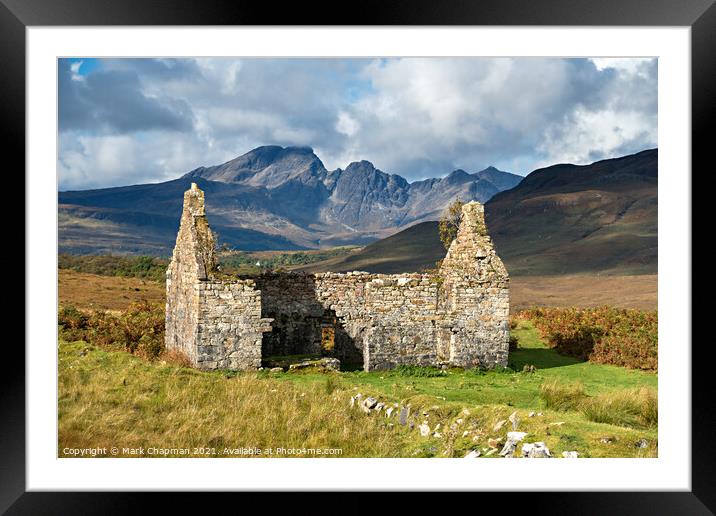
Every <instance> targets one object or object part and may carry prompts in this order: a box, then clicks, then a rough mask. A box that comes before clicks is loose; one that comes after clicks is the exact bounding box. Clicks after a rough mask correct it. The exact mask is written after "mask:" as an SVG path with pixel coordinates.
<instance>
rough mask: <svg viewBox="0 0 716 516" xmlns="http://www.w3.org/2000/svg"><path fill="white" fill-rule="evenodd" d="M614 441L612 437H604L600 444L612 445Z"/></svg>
mask: <svg viewBox="0 0 716 516" xmlns="http://www.w3.org/2000/svg"><path fill="white" fill-rule="evenodd" d="M612 441H613V439H612V438H611V437H602V438H601V439H599V442H600V443H602V444H611V442H612Z"/></svg>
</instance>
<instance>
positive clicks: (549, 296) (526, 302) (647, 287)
mask: <svg viewBox="0 0 716 516" xmlns="http://www.w3.org/2000/svg"><path fill="white" fill-rule="evenodd" d="M657 285H658V283H657V275H656V274H648V275H642V276H586V275H584V276H581V275H579V276H578V275H574V276H512V277H511V278H510V309H511V310H512V311H513V312H514V311H518V310H523V309H526V308H532V307H536V306H554V307H568V306H574V307H579V308H590V307H596V306H603V305H609V306H614V307H618V308H637V309H639V310H656V308H657V300H658V288H657Z"/></svg>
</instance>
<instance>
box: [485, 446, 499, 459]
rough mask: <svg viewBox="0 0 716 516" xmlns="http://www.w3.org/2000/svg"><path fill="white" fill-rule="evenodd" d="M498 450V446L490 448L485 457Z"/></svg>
mask: <svg viewBox="0 0 716 516" xmlns="http://www.w3.org/2000/svg"><path fill="white" fill-rule="evenodd" d="M496 451H497V448H492V449H491V450H489V451H488V452H487V453H486V454H485V457H489V456H490V455H492V454H493V453H495V452H496Z"/></svg>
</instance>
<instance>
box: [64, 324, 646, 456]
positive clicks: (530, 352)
mask: <svg viewBox="0 0 716 516" xmlns="http://www.w3.org/2000/svg"><path fill="white" fill-rule="evenodd" d="M514 334H515V335H516V336H517V337H518V339H519V344H520V349H519V350H517V351H514V352H512V353H511V358H510V365H511V367H512V368H514V369H515V370H521V369H522V366H524V365H525V364H531V365H534V366H536V368H537V369H536V371H535V372H529V373H528V372H514V371H511V370H502V371H462V370H449V371H440V370H435V369H429V368H428V369H426V368H407V369H402V370H394V371H385V372H371V373H366V372H362V371H357V372H341V373H318V372H292V373H270V372H268V371H259V372H255V373H233V372H210V373H207V372H199V371H196V370H192V369H187V368H183V367H179V366H175V365H172V364H169V363H165V362H161V361H154V362H150V361H146V360H143V359H140V358H137V357H135V356H132V355H130V354H128V353H124V352H106V351H103V350H101V349H97V348H94V347H92V346H89V345H87V344H86V343H83V342H76V343H67V342H63V341H61V342H60V345H59V399H58V408H59V442H58V454H59V456H70V455H69V453H65V452H63V450H65V449H66V448H84V447H107V448H108V449H109V448H111V447H112V446H115V447H117V448H118V449H119V450H120V451H119V455H118V456H126V457H131V456H136V453H137V452H136V450H138V449H142V448H143V449H144V451H143V453H144V455H143V456H150V454H149V452H147V450H149V449H150V448H152V447H155V448H158V449H160V450H164V449H167V448H176V449H177V450H185V451H186V455H187V456H237V454H236V450H237V449H241V448H244V449H251V450H253V449H261V450H264V451H265V450H266V449H267V448H273V449H274V453H273V455H272V456H313V455H311V452H310V451H304V452H303V453H301V452H300V451H301V450H303V449H304V448H306V449H320V450H329V449H330V450H337V449H340V450H341V452H340V453H339V454H337V455H331V456H341V457H463V456H464V455H465V454H466V453H468V452H469V451H471V450H478V451H480V453H481V454H482V455H483V456H485V455H486V454H488V453H490V454H491V455H490V457H498V456H499V455H498V454H497V453H496V452H495V451H491V450H492V447H491V446H490V443H492V444H493V445H495V442H494V441H491V439H502V441H501V443H499V444H497V445H496V446H497V448H500V447H501V445H502V443H504V438H505V434H506V432H507V431H508V428H507V427H508V426H510V424H509V423H507V425H506V426H504V427H502V428H500V429H498V430H495V425H496V423H498V422H499V421H501V420H505V419H507V418H508V416H509V415H510V414H511V413H512V412H515V411H516V412H517V416H518V417H519V418H520V422H519V424H518V428H517V429H518V430H519V431H522V432H527V436H526V437H525V442H535V441H544V442H545V443H546V444H547V446H548V447H549V449H550V450H551V451H552V454H553V456H561V453H562V452H563V451H577V452H578V453H579V454H580V457H653V456H656V454H657V429H656V426H655V424H654V423H655V420H653V421H651V423H644V422H643V421H642V420H641V419H640V418H639V417H638V416H639V414H638V410H637V412H635V409H634V407H633V406H631V405H629V406H625V407H622V406H620V405H618V404H617V405H614V403H613V402H614V400H623V399H625V398H626V399H632V398H633V397H634V396H636V395H637V394H638V393H639V392H640V391H639V389H641V391H643V392H646V391H648V392H651V393H653V394H655V389H656V386H657V376H656V375H654V374H649V373H643V372H639V371H632V370H627V369H622V368H618V367H613V366H605V365H596V364H590V363H586V362H585V363H581V362H578V361H576V360H575V359H571V358H568V357H561V356H559V355H557V354H556V353H555V352H554V351H552V350H549V349H547V348H546V347H545V344H544V343H543V342H542V341H541V340H540V339H539V337H538V336H537V333H536V331H535V330H534V328H533V327H532V326H531V324H530V323H529V322H527V321H522V322H521V323H520V324H519V325H518V327H517V328H516V329H515V330H514ZM555 385H556V386H557V387H559V386H564V387H565V388H567V387H568V388H570V389H571V388H573V389H576V391H577V393H578V396H577V397H572V398H569V396H570V394H566V395H565V394H564V393H563V392H562V391H559V392H558V394H559V393H561V395H562V396H563V397H565V396H566V397H567V398H568V401H570V403H568V404H567V405H566V406H568V407H569V408H568V409H567V410H555V409H554V408H551V407H552V406H553V405H554V402H553V401H552V400H553V399H554V395H550V397H546V396H545V395H544V394H541V389H542V390H544V388H545V386H547V387H552V386H555ZM568 390H569V389H567V391H568ZM569 392H571V391H569ZM356 393H361V394H363V395H364V396H367V395H372V396H375V397H377V398H378V399H379V400H381V401H384V402H386V403H389V404H393V403H397V404H400V405H410V407H411V414H412V416H411V419H412V421H413V423H414V425H415V426H416V428H414V429H412V430H411V429H410V428H409V426H407V425H406V426H401V425H400V424H398V420H397V418H395V417H393V418H386V417H384V416H383V415H382V413H381V414H380V415H376V414H364V413H363V412H361V411H360V410H358V409H357V408H351V407H350V403H349V402H350V398H351V396H353V395H354V394H356ZM605 407H606V408H605ZM637 409H638V407H637ZM652 409H653V410H655V407H652ZM600 411H601V412H600ZM532 412H534V413H541V415H533V416H532V417H529V414H530V413H532ZM605 412H606V413H607V415H608V416H609V417H607V418H605V417H604V413H605ZM597 421H609V423H604V422H597ZM422 423H427V424H428V426H429V427H430V428H431V432H432V431H433V430H434V429H435V428H436V426H437V425H438V424H440V425H441V426H440V427H439V428H438V432H437V434H435V435H431V436H428V437H422V436H421V435H420V432H419V431H418V430H417V426H419V425H421V424H422ZM509 430H511V428H509ZM640 443H641V446H640ZM278 448H286V449H289V450H294V451H296V450H299V452H298V453H289V452H283V453H280V452H278V451H277V450H278ZM123 449H126V450H124V451H122V450H123ZM132 450H135V451H134V452H133V451H132ZM498 451H499V450H498ZM177 453H179V452H178V451H176V450H175V451H174V454H173V455H172V456H184V455H183V454H179V455H177ZM242 453H244V454H240V456H247V455H245V452H242ZM151 456H164V455H162V454H161V453H158V454H157V455H151ZM248 456H251V455H248Z"/></svg>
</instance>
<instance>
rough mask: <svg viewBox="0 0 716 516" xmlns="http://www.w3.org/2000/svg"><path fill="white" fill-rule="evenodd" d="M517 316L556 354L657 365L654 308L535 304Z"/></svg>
mask: <svg viewBox="0 0 716 516" xmlns="http://www.w3.org/2000/svg"><path fill="white" fill-rule="evenodd" d="M518 317H521V318H524V319H530V320H531V321H532V322H533V323H534V325H535V327H536V328H537V330H538V331H539V333H540V335H541V336H542V338H544V339H545V340H546V341H547V343H548V344H549V346H550V347H552V348H554V349H555V350H556V351H557V352H559V353H560V354H563V355H570V356H574V357H577V358H580V359H582V360H589V361H591V362H597V363H602V364H613V365H618V366H623V367H629V368H633V369H644V370H656V369H657V360H658V317H657V312H656V311H640V310H627V309H619V308H611V307H607V306H603V307H599V308H590V309H578V308H536V309H532V310H525V311H523V312H521V313H520V314H518Z"/></svg>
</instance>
